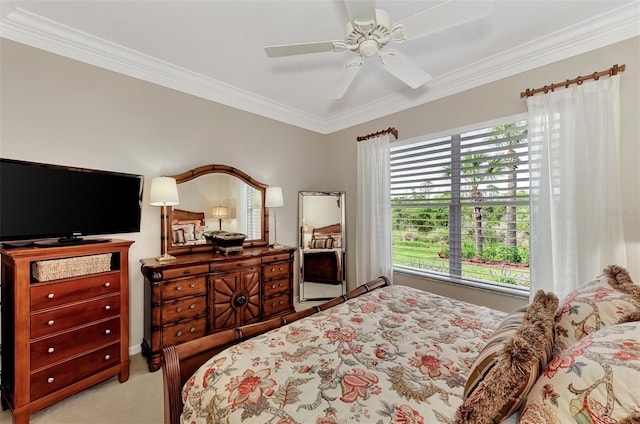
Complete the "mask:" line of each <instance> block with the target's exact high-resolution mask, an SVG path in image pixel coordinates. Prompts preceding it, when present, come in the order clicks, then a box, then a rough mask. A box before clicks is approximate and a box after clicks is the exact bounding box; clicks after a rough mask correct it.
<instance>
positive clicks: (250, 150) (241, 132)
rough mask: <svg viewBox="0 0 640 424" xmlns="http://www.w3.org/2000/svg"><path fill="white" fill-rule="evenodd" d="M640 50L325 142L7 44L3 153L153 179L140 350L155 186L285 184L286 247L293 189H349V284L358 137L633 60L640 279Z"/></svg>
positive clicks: (638, 269) (502, 102)
mask: <svg viewBox="0 0 640 424" xmlns="http://www.w3.org/2000/svg"><path fill="white" fill-rule="evenodd" d="M639 51H640V38H635V39H632V40H628V41H625V42H623V43H618V44H616V45H613V46H610V47H608V48H605V49H600V50H596V51H593V52H590V53H587V54H583V55H580V56H577V57H575V58H570V59H567V60H564V61H561V62H558V63H554V64H551V65H548V66H545V67H542V68H540V69H536V70H533V71H529V72H525V73H522V74H520V75H516V76H514V77H511V78H507V79H504V80H501V81H498V82H495V83H492V84H487V85H485V86H482V87H479V88H476V89H473V90H469V91H467V92H464V93H460V94H457V95H454V96H450V97H447V98H444V99H440V100H438V101H435V102H432V103H429V104H426V105H423V106H420V107H416V108H413V109H411V110H408V111H404V112H401V113H396V114H392V115H389V116H388V117H386V118H381V119H377V120H375V121H372V122H369V123H367V124H363V125H358V126H356V127H353V128H350V129H347V130H344V131H340V132H337V133H334V134H330V135H327V136H323V135H320V134H317V133H313V132H310V131H306V130H303V129H300V128H296V127H293V126H290V125H287V124H282V123H280V122H276V121H273V120H270V119H267V118H263V117H260V116H257V115H253V114H250V113H246V112H242V111H239V110H236V109H233V108H229V107H226V106H223V105H220V104H217V103H213V102H210V101H206V100H203V99H200V98H196V97H193V96H189V95H186V94H183V93H179V92H176V91H173V90H170V89H166V88H163V87H159V86H156V85H154V84H150V83H146V82H143V81H139V80H136V79H134V78H130V77H127V76H123V75H120V74H116V73H113V72H110V71H106V70H103V69H100V68H96V67H93V66H90V65H86V64H83V63H79V62H76V61H73V60H70V59H66V58H63V57H60V56H56V55H53V54H49V53H46V52H42V51H40V50H37V49H33V48H30V47H27V46H24V45H21V44H17V43H14V42H11V41H7V40H4V39H2V40H1V44H0V55H1V57H0V66H1V68H0V90H1V91H0V156H2V157H6V158H13V159H22V160H30V161H39V162H47V163H59V164H65V165H75V166H81V167H88V168H98V169H108V170H113V171H121V172H131V173H138V174H143V175H145V177H147V181H146V183H145V185H146V187H145V189H146V190H145V199H144V208H143V214H142V227H141V232H140V233H137V234H126V235H121V238H128V239H132V240H135V244H134V245H133V247H132V250H131V256H130V270H131V271H130V284H131V299H130V305H131V308H130V310H131V317H130V322H131V324H130V325H131V328H130V330H131V331H130V332H131V334H130V340H131V342H130V343H131V350H132V351H136V350H138V349H139V343H140V341H141V340H142V335H143V324H142V322H143V317H142V314H143V280H142V276H141V274H140V272H139V271H138V269H139V263H138V262H139V260H140V259H141V258H146V257H153V256H156V255H158V254H159V253H160V219H159V210H158V208H154V207H151V206H148V183H149V181H150V179H151V177H155V176H158V175H163V174H165V175H171V174H176V173H179V172H182V171H185V170H187V169H190V168H193V167H196V166H200V165H204V164H208V163H220V164H226V165H231V166H235V167H237V168H239V169H242V170H243V171H245V172H247V173H249V174H250V175H251V176H253V177H254V178H255V179H257V180H258V181H261V182H264V183H266V184H269V185H279V186H282V188H283V193H284V197H285V206H284V207H283V208H282V209H280V210H278V241H279V242H281V243H283V244H289V245H295V243H296V240H297V231H296V227H297V192H298V191H300V190H322V191H329V190H331V191H346V192H347V195H346V199H347V202H346V203H347V231H348V234H347V242H348V243H350V245H349V247H350V249H351V250H350V251H351V254H349V255H348V260H347V266H348V269H347V272H348V278H349V281H350V283H351V286H353V285H355V284H354V283H353V282H354V278H355V263H354V258H355V255H354V253H353V252H354V250H355V246H354V245H353V241H355V228H356V225H355V222H356V211H355V195H356V183H355V173H356V170H355V163H356V161H355V158H356V156H355V155H356V142H355V138H356V136H358V135H364V134H367V133H370V132H374V131H378V130H380V129H384V128H387V127H388V126H395V127H396V128H398V130H399V131H400V138H401V139H408V138H413V137H417V136H421V135H425V134H431V133H435V132H439V131H443V130H446V129H450V128H457V127H461V126H466V125H470V124H474V123H479V122H484V121H487V120H492V119H495V118H499V117H503V116H510V115H513V114H516V113H522V112H525V104H524V101H522V100H521V99H520V98H519V93H520V91H522V90H523V89H524V88H526V87H536V86H540V85H544V84H547V83H550V82H555V81H558V80H563V79H565V78H567V77H574V76H577V75H580V74H586V73H590V72H593V71H595V70H601V69H606V68H608V67H609V66H611V65H612V64H614V63H626V64H627V66H628V68H627V69H628V70H627V72H626V73H625V74H623V77H622V90H623V95H622V110H623V120H622V139H623V148H622V159H623V164H622V166H623V168H624V173H625V175H626V176H627V180H626V181H625V182H624V183H623V187H622V188H623V192H624V193H625V194H626V196H627V198H626V202H625V205H624V208H625V210H624V212H625V213H624V214H623V215H624V216H623V218H624V225H625V228H626V234H627V236H628V246H627V247H628V256H629V270H630V271H631V273H632V275H634V276H636V278H637V279H640V263H639V262H640V261H639V260H638V258H640V195H639V194H640V193H639V189H638V183H639V182H640V167H639V166H638V163H640V143H639V142H638V134H640V130H639V122H640V119H639V118H640V116H639V111H640V107H639V85H638V84H639V81H638V69H640V63H639ZM308 158H314V160H312V161H309V160H306V159H308ZM327 171H330V172H327ZM395 281H396V282H397V283H403V284H407V285H413V286H417V287H421V288H425V289H430V290H433V291H435V292H441V293H443V294H445V295H449V296H452V297H458V298H462V299H463V300H470V301H473V302H475V303H483V304H487V305H489V306H493V307H496V308H500V309H504V310H510V309H513V307H515V305H517V304H520V303H522V300H519V299H514V298H508V297H507V298H503V297H501V296H496V295H493V294H489V293H487V292H482V291H478V292H476V291H474V290H464V289H462V288H459V287H458V286H451V285H446V284H445V285H442V284H439V283H433V282H425V281H424V280H422V279H416V278H412V277H407V276H398V275H396V276H395Z"/></svg>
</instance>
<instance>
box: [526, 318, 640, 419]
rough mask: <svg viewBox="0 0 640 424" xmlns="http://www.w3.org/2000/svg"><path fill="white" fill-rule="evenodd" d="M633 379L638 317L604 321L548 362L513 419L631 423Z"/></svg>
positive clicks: (639, 378) (637, 393)
mask: <svg viewBox="0 0 640 424" xmlns="http://www.w3.org/2000/svg"><path fill="white" fill-rule="evenodd" d="M638 382H640V323H639V322H629V323H625V324H617V325H612V326H608V327H604V328H602V329H601V330H600V331H596V332H594V333H592V334H590V335H588V336H585V337H583V338H582V339H580V341H579V342H577V343H575V344H573V345H572V346H571V347H569V349H567V350H565V351H563V352H562V353H561V354H560V355H558V356H557V357H555V358H554V359H553V360H552V361H551V362H549V364H548V365H547V367H546V368H545V370H544V371H543V373H542V375H541V376H540V378H539V379H538V381H537V382H536V384H535V385H534V386H533V388H532V389H531V392H529V395H528V396H527V400H526V402H525V404H524V406H523V408H522V412H521V414H520V421H519V423H521V424H562V423H610V424H614V423H617V424H622V423H637V422H639V421H637V419H638V418H640V411H639V410H638V405H640V390H638Z"/></svg>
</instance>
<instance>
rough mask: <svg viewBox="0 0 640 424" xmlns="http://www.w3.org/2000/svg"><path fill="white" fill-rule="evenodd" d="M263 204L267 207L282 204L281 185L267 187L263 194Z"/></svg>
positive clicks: (276, 206)
mask: <svg viewBox="0 0 640 424" xmlns="http://www.w3.org/2000/svg"><path fill="white" fill-rule="evenodd" d="M264 205H265V206H266V207H268V208H280V207H282V206H284V201H283V199H282V188H281V187H267V193H266V194H265V199H264Z"/></svg>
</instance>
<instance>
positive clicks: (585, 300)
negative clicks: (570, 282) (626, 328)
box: [554, 265, 640, 355]
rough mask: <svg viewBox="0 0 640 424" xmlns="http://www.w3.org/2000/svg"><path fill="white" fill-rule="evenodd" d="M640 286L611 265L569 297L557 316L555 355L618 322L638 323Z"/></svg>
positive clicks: (626, 273)
mask: <svg viewBox="0 0 640 424" xmlns="http://www.w3.org/2000/svg"><path fill="white" fill-rule="evenodd" d="M638 311H640V286H638V285H636V284H634V283H633V281H632V280H631V277H630V276H629V273H628V272H627V270H626V269H624V268H622V267H619V266H617V265H610V266H608V267H607V268H605V269H604V271H603V274H602V276H600V277H599V278H598V279H596V280H593V281H590V282H588V283H587V284H585V285H584V286H582V287H580V288H578V289H576V290H574V291H572V292H571V293H569V294H568V295H567V296H566V297H565V298H564V299H563V300H562V301H561V302H560V306H559V308H558V312H557V313H556V322H555V334H556V346H555V348H554V355H557V354H559V353H560V352H562V351H563V350H565V349H567V348H568V347H570V346H571V345H573V344H574V343H576V342H577V341H578V340H580V339H581V338H583V337H584V336H586V335H588V334H591V333H593V332H595V331H598V330H599V329H601V328H603V327H606V326H609V325H614V324H617V323H619V322H626V321H634V320H637V317H638Z"/></svg>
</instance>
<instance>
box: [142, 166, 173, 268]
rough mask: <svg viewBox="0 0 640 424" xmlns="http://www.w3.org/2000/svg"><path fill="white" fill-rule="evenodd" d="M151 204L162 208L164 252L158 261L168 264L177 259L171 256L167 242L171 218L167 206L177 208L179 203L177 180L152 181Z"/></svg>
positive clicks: (157, 179)
mask: <svg viewBox="0 0 640 424" xmlns="http://www.w3.org/2000/svg"><path fill="white" fill-rule="evenodd" d="M149 203H150V204H151V206H162V214H163V216H164V234H163V236H164V252H163V254H162V255H161V256H158V257H157V258H156V259H157V260H158V261H160V262H166V261H171V260H174V259H175V257H174V256H171V255H169V254H168V253H167V252H168V247H167V242H168V240H169V233H168V231H167V221H169V216H168V215H167V206H175V205H177V204H178V203H179V200H178V186H177V184H176V180H175V178H171V177H155V178H152V179H151V194H150V196H149Z"/></svg>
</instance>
